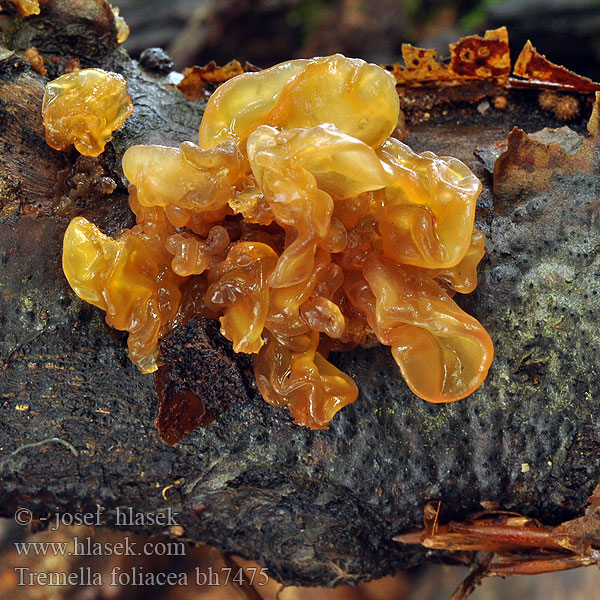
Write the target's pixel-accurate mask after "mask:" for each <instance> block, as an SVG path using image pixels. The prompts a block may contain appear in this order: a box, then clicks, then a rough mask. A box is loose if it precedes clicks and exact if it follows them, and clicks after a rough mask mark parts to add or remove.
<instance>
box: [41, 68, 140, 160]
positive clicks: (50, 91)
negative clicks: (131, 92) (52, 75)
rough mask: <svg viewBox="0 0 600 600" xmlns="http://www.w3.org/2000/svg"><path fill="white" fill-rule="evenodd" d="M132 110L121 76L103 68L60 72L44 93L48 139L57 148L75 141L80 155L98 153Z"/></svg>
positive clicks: (125, 84)
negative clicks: (63, 73)
mask: <svg viewBox="0 0 600 600" xmlns="http://www.w3.org/2000/svg"><path fill="white" fill-rule="evenodd" d="M132 112H133V104H132V103H131V99H130V98H129V96H128V95H127V83H126V82H125V79H124V78H123V77H122V76H121V75H118V74H117V73H110V72H107V71H103V70H102V69H83V70H81V71H75V72H73V73H67V74H65V75H61V76H60V77H59V78H58V79H55V80H54V81H51V82H50V83H48V85H47V86H46V93H45V94H44V102H43V105H42V115H43V120H44V127H45V130H46V142H47V143H48V145H49V146H51V147H52V148H54V149H55V150H67V149H68V148H70V147H71V145H73V144H74V145H75V148H76V149H77V150H78V151H79V152H80V153H81V154H85V155H86V156H98V155H99V154H101V153H102V152H103V151H104V147H105V146H106V144H107V142H109V141H110V140H111V139H112V133H113V131H115V130H116V129H119V127H121V125H123V123H124V122H125V120H126V119H127V117H128V116H129V115H130V114H131V113H132Z"/></svg>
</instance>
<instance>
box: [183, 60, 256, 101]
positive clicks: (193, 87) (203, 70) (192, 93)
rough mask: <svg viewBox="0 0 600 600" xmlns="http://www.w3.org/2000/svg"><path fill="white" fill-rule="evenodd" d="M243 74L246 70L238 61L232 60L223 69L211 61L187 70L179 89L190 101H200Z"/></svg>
mask: <svg viewBox="0 0 600 600" xmlns="http://www.w3.org/2000/svg"><path fill="white" fill-rule="evenodd" d="M242 73H244V69H243V67H242V65H241V64H240V63H239V62H238V61H237V60H232V61H230V62H228V63H227V64H226V65H225V66H223V67H219V66H217V63H216V62H215V61H214V60H211V61H210V62H209V63H208V64H207V65H204V66H203V67H197V66H196V67H188V68H187V69H185V70H184V71H183V79H182V80H181V82H180V83H179V85H178V86H177V87H178V89H179V90H180V91H181V92H182V93H183V95H184V96H185V97H186V98H187V99H188V100H198V99H199V98H204V97H205V96H208V95H210V93H211V92H213V91H214V90H215V89H216V88H217V86H218V85H219V84H221V83H223V82H225V81H227V80H228V79H231V78H232V77H235V76H236V75H241V74H242Z"/></svg>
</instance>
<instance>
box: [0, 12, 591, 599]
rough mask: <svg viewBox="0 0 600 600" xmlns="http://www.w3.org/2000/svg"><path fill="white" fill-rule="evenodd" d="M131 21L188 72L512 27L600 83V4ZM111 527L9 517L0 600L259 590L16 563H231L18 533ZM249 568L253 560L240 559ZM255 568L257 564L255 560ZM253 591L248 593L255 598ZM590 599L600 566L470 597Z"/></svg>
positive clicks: (337, 595) (435, 580)
mask: <svg viewBox="0 0 600 600" xmlns="http://www.w3.org/2000/svg"><path fill="white" fill-rule="evenodd" d="M113 4H114V5H116V6H119V8H120V9H121V15H122V16H123V17H124V18H125V20H126V21H127V23H128V24H129V26H130V28H131V35H130V37H129V39H128V40H127V41H126V43H125V47H126V48H127V49H128V50H129V52H130V53H131V54H132V55H133V56H134V57H138V56H139V54H140V53H141V51H142V50H144V49H146V48H148V47H157V46H158V47H162V48H164V49H165V50H167V52H168V54H169V55H170V56H171V58H172V59H173V61H174V63H175V68H176V69H178V70H182V69H183V68H185V67H187V66H191V65H194V64H197V65H204V64H206V63H207V62H209V61H211V60H215V61H216V62H217V63H218V64H225V63H227V62H228V61H230V60H231V59H233V58H236V59H238V60H240V62H242V63H244V62H245V61H248V62H250V63H252V64H254V65H256V66H258V67H268V66H270V65H273V64H275V63H277V62H281V61H283V60H287V59H289V58H297V57H310V56H316V55H326V54H331V53H334V52H342V53H344V54H346V55H348V56H354V57H360V58H364V59H367V60H369V61H372V62H376V63H394V62H397V61H399V60H400V57H401V45H402V43H403V42H409V43H412V44H414V45H417V46H422V47H427V48H436V49H437V50H438V53H439V55H440V57H444V56H447V55H448V44H449V43H451V42H454V41H457V40H458V39H459V38H460V37H462V36H464V35H469V34H473V33H478V34H482V33H483V32H484V31H485V29H493V28H496V27H500V26H502V25H506V26H507V28H508V30H509V37H510V45H511V49H512V50H511V55H512V59H513V61H514V59H515V58H516V56H517V55H518V53H519V52H520V50H521V48H522V47H523V45H524V43H525V42H526V40H527V39H531V41H532V42H533V44H534V45H535V46H536V47H537V49H538V50H539V51H540V52H542V53H544V54H546V55H547V57H548V58H549V59H550V60H552V61H553V62H556V63H559V64H562V65H564V66H566V67H568V68H570V69H572V70H574V71H576V72H577V73H579V74H581V75H586V76H588V77H591V78H592V79H595V80H596V81H600V0H544V1H540V0H505V1H502V0H479V1H473V0H460V1H456V2H450V1H447V0H368V1H367V0H254V1H252V0H114V1H113ZM126 535H127V536H129V537H130V538H131V539H134V540H135V539H137V538H135V536H132V535H129V534H124V533H122V532H112V531H108V530H96V531H94V530H90V529H86V528H81V527H80V528H73V527H70V528H68V527H67V528H62V529H60V530H59V531H57V532H42V533H35V534H32V533H29V532H28V531H27V530H25V529H24V528H22V527H18V526H17V525H16V524H15V523H13V522H12V521H8V520H3V521H0V599H2V600H4V599H5V598H6V599H8V598H10V599H12V600H42V599H44V600H46V599H48V600H55V599H56V600H63V599H69V600H130V599H131V600H137V599H149V598H152V600H180V599H184V598H185V599H196V598H198V599H204V600H206V599H218V600H229V599H232V600H233V599H239V598H244V597H246V598H254V599H255V600H257V599H258V598H259V596H255V595H252V592H251V591H247V592H246V595H245V596H244V595H243V594H242V593H241V591H240V590H239V589H238V587H237V586H236V585H235V584H233V585H231V584H230V585H227V586H225V587H223V586H220V587H214V586H202V587H196V586H188V587H182V586H170V587H169V586H163V587H160V586H156V587H148V586H141V587H133V586H121V585H117V586H101V587H96V586H79V587H53V586H33V587H32V586H24V587H23V586H21V587H19V586H18V585H17V583H18V580H17V573H16V571H15V568H18V567H28V568H30V569H31V570H32V571H63V572H69V571H75V570H77V569H79V568H81V567H86V566H91V567H92V568H93V569H94V571H95V572H101V573H104V574H106V573H109V572H110V571H111V569H113V568H114V567H115V566H119V567H120V568H122V569H124V570H127V569H131V568H132V567H133V566H138V567H141V568H143V569H144V570H145V571H146V572H149V573H153V572H156V573H158V572H161V573H168V572H174V573H180V572H188V573H193V571H194V569H195V568H196V567H200V568H201V570H203V571H205V572H206V570H207V569H208V568H209V567H211V566H212V567H213V568H214V569H220V568H222V567H223V566H224V565H227V564H229V565H231V563H230V562H225V561H228V560H231V559H228V558H227V557H223V555H221V554H220V553H219V552H218V551H216V550H215V549H212V548H209V547H199V548H187V550H186V555H185V556H171V557H165V556H162V557H160V556H149V557H145V558H143V559H142V558H140V557H136V558H135V560H132V559H129V558H127V557H115V556H106V555H105V556H98V557H73V556H71V557H69V556H56V555H55V554H53V553H52V552H49V553H48V554H47V555H45V556H44V555H39V556H27V557H26V556H19V555H18V553H16V552H15V547H14V543H15V541H16V542H19V541H67V542H69V543H70V542H71V541H72V540H73V537H74V536H79V537H80V538H81V537H86V536H92V537H93V539H94V540H96V541H100V542H111V543H115V542H118V541H122V540H123V538H124V536H126ZM238 563H239V564H240V565H243V566H251V563H248V562H245V561H241V560H238ZM254 566H256V565H254ZM467 572H468V571H467V569H466V568H461V567H448V566H441V565H427V566H423V567H421V568H418V569H415V570H413V571H409V572H405V573H399V574H397V575H395V576H393V577H386V578H384V579H382V580H379V581H375V582H370V583H367V584H362V585H359V586H357V587H352V588H350V587H340V588H336V589H334V590H326V589H323V588H310V589H309V588H286V589H284V590H282V589H281V586H280V585H279V584H278V583H277V582H275V581H274V580H273V579H271V580H270V581H269V582H268V583H267V584H266V585H265V586H260V587H258V586H256V589H257V590H258V593H259V594H260V598H263V599H265V600H267V599H269V600H274V599H275V598H278V600H384V599H385V600H446V599H448V598H449V597H450V595H451V594H452V592H453V590H454V589H455V588H456V586H457V585H458V584H459V583H460V582H461V581H462V579H463V578H464V577H465V576H466V574H467ZM248 594H250V595H248ZM506 598H511V599H514V600H542V599H543V600H565V599H568V600H592V599H596V598H600V571H599V570H598V569H596V568H586V569H578V570H575V571H568V572H565V573H557V574H547V575H537V576H529V577H513V578H509V579H506V580H502V579H497V578H490V579H487V580H485V581H484V582H483V584H482V585H481V586H480V587H479V588H477V589H476V590H475V592H474V593H473V595H472V600H500V599H506Z"/></svg>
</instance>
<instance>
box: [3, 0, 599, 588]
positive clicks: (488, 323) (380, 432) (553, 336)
mask: <svg viewBox="0 0 600 600" xmlns="http://www.w3.org/2000/svg"><path fill="white" fill-rule="evenodd" d="M104 4H105V3H104V2H101V1H100V0H98V1H96V2H92V1H88V2H85V1H83V0H81V1H79V2H75V1H73V0H72V1H71V2H58V1H56V2H55V1H51V2H50V3H49V4H48V5H46V6H45V8H44V11H47V12H42V15H40V16H39V17H33V18H31V19H27V20H21V19H19V18H17V17H15V16H14V15H12V16H11V19H12V20H11V28H12V29H10V31H9V33H8V34H7V39H6V46H5V48H4V49H2V51H1V52H2V54H1V57H2V58H1V60H0V127H1V131H2V133H1V139H0V253H1V254H0V256H1V265H2V266H1V269H0V291H1V294H0V323H1V328H2V330H1V332H0V361H1V362H0V364H2V365H3V366H2V371H1V373H0V398H1V399H2V403H1V405H0V412H1V419H0V473H1V478H0V507H1V508H0V514H2V515H3V516H6V517H9V516H11V515H12V513H13V512H14V511H15V510H16V509H17V508H18V507H22V506H24V507H28V508H30V509H31V510H32V511H33V513H34V514H35V516H36V517H37V518H41V517H44V516H46V515H48V514H50V513H56V512H95V510H96V506H97V505H101V506H103V507H105V509H106V510H105V513H104V516H105V519H106V525H107V526H111V525H114V519H115V509H116V507H119V506H120V507H132V508H133V510H134V511H136V512H157V511H164V510H166V509H167V508H171V509H172V510H174V511H176V512H177V513H178V516H177V522H178V524H179V525H181V526H182V527H183V531H184V533H183V535H182V536H181V538H180V539H184V540H189V541H190V542H206V543H210V544H213V545H215V546H217V547H219V548H221V549H222V550H224V551H226V552H231V553H236V554H239V555H242V556H244V557H246V558H251V559H255V560H257V561H259V562H260V563H262V564H264V565H266V566H267V567H268V568H269V570H270V574H272V575H274V576H275V577H276V578H278V579H279V580H281V581H282V582H285V583H288V584H300V585H309V584H321V585H333V584H338V583H355V582H359V581H361V580H364V579H368V578H372V577H379V576H382V575H384V574H387V573H391V572H393V571H394V570H396V569H398V568H406V567H409V566H411V565H415V564H417V563H419V562H422V561H424V560H437V559H440V558H441V557H442V555H441V554H440V553H439V552H435V551H432V550H425V549H421V548H413V547H406V546H402V545H401V544H398V543H395V542H393V541H392V537H393V536H394V535H397V534H399V533H402V532H405V531H409V530H411V529H416V528H419V527H421V524H422V518H423V508H424V505H425V503H426V502H427V501H429V500H432V499H440V500H442V502H443V506H444V510H445V512H444V513H443V516H442V518H443V519H447V518H452V519H456V520H462V519H464V518H465V517H467V516H468V515H470V514H472V513H474V512H477V511H478V510H480V502H482V501H487V502H494V503H497V504H498V505H499V506H500V507H501V508H503V509H506V510H515V511H519V512H521V513H524V514H527V515H529V516H532V517H536V518H538V519H540V520H542V521H544V522H546V523H548V524H553V523H559V522H561V521H563V520H565V519H567V518H573V517H576V516H578V515H580V514H582V513H583V509H584V507H585V501H586V498H587V497H588V496H589V495H590V494H591V492H592V490H593V489H594V487H595V485H596V484H597V483H598V481H599V480H600V418H599V415H600V385H599V376H598V370H599V369H600V337H599V336H598V333H597V331H598V329H597V327H598V326H597V323H598V322H599V321H600V297H599V296H600V295H599V293H598V289H599V285H598V284H599V280H600V217H599V202H598V197H599V192H600V190H599V189H598V188H599V183H600V179H599V176H598V173H599V172H600V171H599V170H598V166H599V165H598V163H599V156H600V152H599V151H598V144H597V143H596V138H594V137H590V136H587V134H585V124H586V122H587V118H588V115H589V112H590V107H591V103H589V102H588V100H587V97H586V96H581V97H580V98H579V100H580V103H581V106H582V110H581V114H580V115H579V116H578V117H577V118H576V119H575V120H574V121H573V122H572V123H570V126H571V128H572V129H573V131H574V132H575V133H573V134H568V133H565V132H564V131H563V132H562V133H561V132H558V133H557V132H554V133H552V132H550V133H548V134H547V135H548V136H549V137H547V138H545V139H546V140H547V141H551V142H556V143H558V144H559V145H557V146H552V145H550V146H548V145H545V144H544V143H543V142H541V141H536V140H535V139H532V138H530V137H528V136H526V135H524V134H520V133H519V132H514V133H513V134H511V136H510V137H509V142H508V149H506V150H505V148H506V146H504V147H495V146H493V143H494V142H497V141H503V140H506V136H507V134H508V132H510V131H511V130H512V129H513V126H515V125H518V126H519V127H520V128H522V129H524V130H527V131H530V132H532V131H536V130H538V129H541V128H543V127H545V126H555V125H558V124H559V123H558V122H557V121H555V120H554V117H552V116H551V115H550V114H549V113H544V112H542V111H541V110H539V109H538V107H537V104H536V102H537V92H535V91H531V90H512V91H511V90H508V89H506V90H490V92H489V93H490V94H492V95H493V94H496V95H497V94H500V93H501V94H503V95H504V97H506V98H507V99H508V105H507V107H506V109H505V110H495V109H494V108H491V107H489V106H488V109H486V110H485V111H482V110H481V106H482V105H480V111H478V110H477V104H468V103H459V102H456V103H454V104H443V103H440V104H437V105H435V106H434V107H433V108H431V110H430V111H429V113H428V114H429V117H428V116H427V115H424V114H423V113H422V112H421V113H420V114H417V112H414V113H410V111H409V113H408V119H407V125H408V135H407V137H406V140H405V141H406V142H407V143H408V144H409V145H411V146H412V147H413V148H414V149H415V150H417V151H423V150H432V151H434V152H436V153H438V154H449V155H453V156H456V157H457V158H460V159H461V160H463V161H464V162H466V163H467V164H468V165H469V166H470V167H471V168H472V169H473V170H474V171H475V173H476V174H477V175H478V176H479V177H480V178H481V179H482V181H483V185H484V191H483V193H482V195H481V198H480V201H479V210H478V216H477V225H478V226H479V227H480V228H481V229H482V230H483V231H484V232H485V234H486V240H487V255H486V258H485V259H484V262H483V263H482V265H481V268H480V284H479V287H478V288H477V291H476V292H474V293H473V294H471V295H469V296H468V297H464V298H461V299H459V302H460V303H461V305H462V306H463V307H464V308H465V309H466V310H467V311H468V312H469V313H471V314H473V315H474V316H475V317H476V318H478V319H479V320H480V321H481V322H482V323H483V325H484V326H485V327H486V329H487V330H488V331H489V333H490V335H491V337H492V339H493V340H494V342H495V348H496V356H495V359H494V363H493V365H492V368H491V371H490V374H489V376H488V378H487V380H486V382H485V383H484V385H483V386H482V387H481V388H480V389H479V390H478V391H477V392H476V393H474V394H473V395H472V396H470V397H469V398H467V399H465V400H462V401H460V402H457V403H453V404H448V405H433V404H428V403H426V402H424V401H422V400H420V399H418V398H416V397H415V396H414V395H413V394H412V393H411V392H410V391H409V389H408V388H407V386H406V385H405V383H404V382H403V380H402V378H401V376H400V374H399V371H398V369H397V367H396V365H395V363H394V361H393V359H392V357H391V355H390V352H389V349H388V348H383V347H377V348H372V349H359V350H356V351H353V352H349V353H345V354H341V355H338V356H337V357H335V359H334V360H335V362H336V364H337V365H338V366H340V368H342V369H343V370H344V371H346V372H348V373H349V374H350V375H351V376H352V377H353V378H354V380H355V381H356V382H357V383H358V385H359V388H360V396H359V399H358V400H357V401H356V402H355V403H354V404H352V405H351V406H348V407H346V408H344V409H343V410H342V411H341V412H340V413H339V414H338V415H337V416H336V417H335V419H334V420H333V422H332V423H331V425H330V427H329V428H328V429H327V430H325V431H310V430H307V429H305V428H302V427H298V426H295V425H293V424H292V422H291V419H290V416H289V414H288V411H287V410H286V409H277V408H274V407H271V406H269V405H267V404H266V403H265V402H264V401H263V400H262V399H261V397H260V395H259V394H258V392H257V390H256V386H255V384H254V382H253V379H252V377H251V376H249V372H248V363H247V360H246V358H245V357H240V356H236V355H235V354H234V353H233V352H231V349H230V347H229V346H228V345H227V343H224V342H223V340H222V339H221V338H220V336H219V334H218V330H217V327H216V326H215V324H214V323H212V322H206V321H193V322H190V323H189V324H188V325H186V326H185V327H183V328H181V330H179V331H174V332H173V334H172V335H171V336H170V337H169V340H168V342H166V343H168V352H169V354H170V356H173V357H174V358H173V360H174V362H176V360H177V358H175V357H180V360H181V361H184V362H183V363H182V365H183V367H182V372H184V373H189V381H190V382H192V383H190V385H193V381H203V382H204V385H205V388H204V389H205V390H206V389H210V388H213V389H214V390H215V393H217V394H219V393H222V394H225V393H226V394H227V395H228V397H229V398H230V404H231V407H230V409H229V410H228V411H227V412H226V413H225V414H224V415H223V416H221V417H219V418H218V420H217V421H215V422H213V423H212V424H210V425H208V426H207V427H206V428H200V429H197V430H195V431H194V432H193V433H192V434H190V435H188V436H187V437H185V438H184V439H183V440H182V441H181V442H179V443H178V444H177V445H176V446H174V447H171V446H169V445H167V444H165V443H164V442H162V441H161V440H160V438H159V436H158V434H157V432H156V429H155V427H154V418H155V416H156V413H157V396H156V392H155V387H154V377H153V376H151V375H150V376H145V375H142V374H141V373H139V372H138V371H137V370H136V368H135V367H134V366H133V364H132V363H131V362H130V361H129V359H128V357H127V350H126V345H125V341H126V338H125V336H124V335H123V334H122V333H120V332H117V331H115V330H113V329H111V328H110V327H108V326H107V325H106V324H105V322H104V318H103V313H101V311H99V310H97V309H95V308H93V307H91V306H90V305H87V304H86V303H84V302H83V301H81V300H80V299H78V298H77V297H76V296H75V295H74V294H73V292H72V291H71V290H70V288H69V286H68V284H67V282H66V280H65V278H64V276H63V274H62V270H61V260H60V259H61V246H62V234H63V232H64V230H65V228H66V226H67V224H68V222H69V219H70V218H71V217H73V216H75V215H77V214H83V215H84V216H86V217H88V218H90V219H91V220H92V221H94V222H95V223H97V224H98V225H99V226H100V227H102V228H103V229H104V230H105V231H107V232H109V233H114V232H115V231H117V230H118V229H119V228H121V227H125V226H129V225H131V223H132V222H133V217H132V215H131V213H130V211H129V209H128V206H127V194H126V185H125V181H124V180H123V178H122V172H121V170H120V166H119V165H120V157H121V156H122V153H123V152H124V150H125V148H127V147H128V146H130V145H132V144H137V143H163V144H166V145H178V144H179V143H180V142H181V141H183V140H186V139H189V140H195V139H196V136H197V129H198V125H199V122H200V118H201V115H202V107H203V101H199V102H188V101H186V100H185V98H184V97H183V95H182V94H181V93H180V92H179V91H178V90H177V89H176V88H175V87H174V86H172V85H170V84H169V82H168V79H167V78H165V77H164V76H162V75H158V74H154V73H151V72H148V71H144V70H143V69H142V68H141V67H140V66H139V65H138V64H137V63H136V62H134V61H132V60H130V59H129V58H128V56H127V55H126V54H125V53H124V52H123V51H121V50H120V49H119V48H118V47H117V46H116V43H114V33H115V32H114V23H113V22H112V21H111V20H110V17H108V16H106V13H105V12H103V10H100V9H102V8H103V6H104ZM74 5H76V6H77V8H78V10H79V13H77V14H75V11H74V9H73V6H74ZM86 11H87V12H86ZM93 11H96V12H95V13H94V16H93V19H92V20H93V22H94V23H96V24H98V23H100V24H99V25H98V27H104V34H105V36H104V37H103V38H102V36H100V35H99V34H98V33H96V35H94V36H89V35H87V37H86V36H84V35H83V34H82V33H81V32H82V31H88V32H89V23H90V19H91V17H89V14H90V13H92V12H93ZM67 15H68V19H70V20H68V19H67ZM82 15H83V16H82ZM50 18H51V19H52V29H51V30H50V29H49V28H43V27H40V24H42V23H45V22H46V21H44V19H50ZM102 18H103V19H105V21H103V22H101V21H102ZM61 19H63V21H61ZM61 23H62V24H63V26H64V28H63V29H62V30H61V31H63V33H64V38H63V39H64V40H66V41H68V44H66V45H63V46H61V47H60V48H58V47H57V46H56V32H57V30H60V27H61ZM65 23H66V24H65ZM67 34H68V35H67ZM111 36H112V37H111ZM98 39H102V40H103V42H102V44H99V43H98ZM111 40H112V41H111ZM31 45H34V46H36V47H37V48H38V50H39V51H40V53H41V54H42V56H44V58H45V59H46V64H47V67H48V69H49V74H50V76H55V75H57V74H58V72H60V70H61V69H62V68H64V66H65V65H66V63H67V61H68V60H73V59H74V58H77V59H78V60H79V61H80V63H81V65H82V66H99V67H101V68H105V69H109V70H113V71H117V72H120V73H122V74H123V75H124V76H125V77H126V79H127V81H128V86H129V91H130V94H131V97H132V100H133V103H134V106H135V111H134V113H133V116H132V117H131V118H130V119H129V120H128V121H127V122H126V124H125V126H124V127H123V128H122V129H121V130H120V131H119V132H117V133H116V135H115V138H114V140H113V142H112V143H111V144H110V145H109V147H108V148H107V151H106V152H105V153H104V154H103V155H101V157H99V159H97V160H92V159H85V160H84V159H81V158H78V157H77V153H76V152H74V151H73V152H71V153H60V152H56V151H54V150H52V149H51V148H49V147H48V146H46V144H45V141H44V133H43V128H42V124H41V115H40V110H41V102H42V96H43V91H44V84H45V80H44V78H43V77H41V76H40V75H38V74H36V73H35V72H34V71H33V70H32V69H31V67H30V66H29V65H28V63H27V62H25V61H24V60H23V59H22V58H21V57H20V51H22V50H25V49H26V48H27V47H29V46H31ZM7 48H10V50H8V49H7ZM13 50H14V51H15V52H13ZM52 56H57V57H58V59H59V60H58V61H56V62H52ZM431 93H433V94H435V90H433V92H431ZM484 106H485V105H484ZM482 112H483V113H484V114H482ZM573 136H574V137H573ZM584 138H585V139H584ZM569 144H570V145H569ZM563 148H567V149H566V150H565V149H563ZM476 149H477V150H478V155H479V156H480V157H481V158H477V157H476V156H475V155H474V151H475V150H476ZM503 151H505V153H504V154H502V160H501V161H498V162H497V161H496V158H497V157H498V156H499V155H500V154H501V153H502V152H503ZM111 181H112V182H114V183H111ZM115 185H116V188H115V189H114V191H113V192H112V193H107V190H112V189H113V188H114V186H115ZM138 530H139V531H146V532H149V533H154V534H164V535H169V534H173V531H171V532H169V531H165V530H164V528H163V527H161V526H145V527H138ZM445 558H448V555H445Z"/></svg>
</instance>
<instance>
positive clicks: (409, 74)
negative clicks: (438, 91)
mask: <svg viewBox="0 0 600 600" xmlns="http://www.w3.org/2000/svg"><path fill="white" fill-rule="evenodd" d="M402 58H403V59H404V66H402V65H401V64H400V63H396V64H394V65H393V66H392V67H389V70H390V72H391V73H392V75H394V77H395V78H396V81H397V82H398V84H400V85H406V86H411V85H424V84H431V83H436V84H438V85H439V84H442V85H443V84H446V85H458V84H461V83H464V82H467V81H471V80H496V81H497V82H498V83H504V82H506V81H507V80H508V76H509V75H510V52H509V48H508V32H507V30H506V27H501V28H499V29H495V30H491V31H486V32H485V35H484V37H483V38H482V37H480V36H477V35H473V36H469V37H465V38H463V39H461V40H459V41H458V42H456V43H454V44H450V62H449V63H448V64H444V63H440V62H438V60H437V51H436V50H425V49H422V48H415V47H414V46H411V45H410V44H402Z"/></svg>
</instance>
